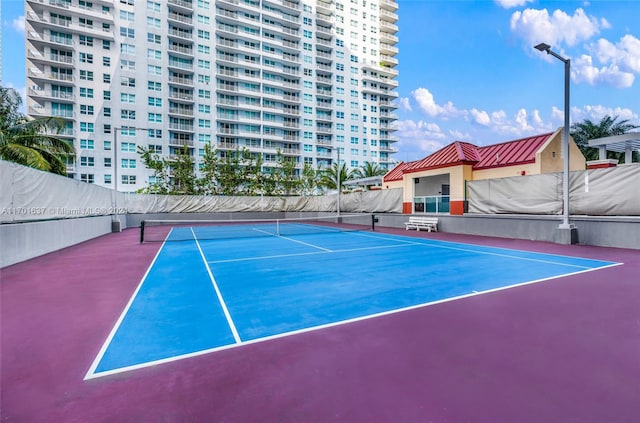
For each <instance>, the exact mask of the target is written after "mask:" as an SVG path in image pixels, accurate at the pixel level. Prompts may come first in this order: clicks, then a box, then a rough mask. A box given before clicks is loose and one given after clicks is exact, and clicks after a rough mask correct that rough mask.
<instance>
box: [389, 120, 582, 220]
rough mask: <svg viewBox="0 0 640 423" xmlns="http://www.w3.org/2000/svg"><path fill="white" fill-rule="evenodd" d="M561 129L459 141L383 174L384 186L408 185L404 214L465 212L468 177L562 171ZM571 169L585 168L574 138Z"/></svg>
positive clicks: (477, 177)
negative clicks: (484, 141)
mask: <svg viewBox="0 0 640 423" xmlns="http://www.w3.org/2000/svg"><path fill="white" fill-rule="evenodd" d="M562 150H563V148H562V128H559V129H558V130H556V131H555V132H550V133H546V134H541V135H535V136H532V137H528V138H522V139H517V140H512V141H507V142H503V143H500V144H493V145H488V146H483V147H478V146H475V145H473V144H470V143H467V142H462V141H456V142H453V143H451V144H449V145H447V146H446V147H444V148H442V149H440V150H438V151H436V152H435V153H433V154H431V155H429V156H427V157H425V158H424V159H422V160H417V161H414V162H406V163H404V162H403V163H400V164H399V165H398V166H396V167H395V168H394V169H393V170H391V171H390V172H389V173H387V174H386V175H385V176H384V178H383V188H385V189H391V188H402V189H403V193H404V194H403V208H402V209H403V212H404V213H423V212H435V213H450V214H463V213H464V210H465V199H466V197H465V191H466V189H465V188H466V182H467V181H477V180H481V179H494V178H504V177H511V176H525V175H537V174H541V173H554V172H562V171H563V168H564V160H563V156H562ZM569 159H570V163H569V168H570V170H572V171H573V170H583V169H585V165H586V162H585V158H584V156H583V155H582V152H581V151H580V149H579V148H578V146H577V145H576V144H575V142H574V141H573V139H572V138H571V139H570V141H569Z"/></svg>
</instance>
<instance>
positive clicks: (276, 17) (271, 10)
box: [25, 0, 398, 191]
mask: <svg viewBox="0 0 640 423" xmlns="http://www.w3.org/2000/svg"><path fill="white" fill-rule="evenodd" d="M396 11H397V4H396V3H395V1H394V0H329V1H325V0H300V1H298V0H119V1H118V2H113V1H104V0H26V13H25V18H26V28H25V34H26V57H27V113H28V114H29V115H30V116H32V117H43V116H58V117H60V118H62V119H64V121H65V128H64V130H63V132H62V134H61V135H60V136H61V137H64V138H66V139H68V140H69V141H73V143H74V145H75V147H76V149H77V152H78V156H77V159H76V161H75V162H73V163H69V164H68V172H69V176H73V177H74V178H76V179H80V180H82V181H86V182H91V183H95V184H98V185H102V186H106V187H111V188H113V187H116V188H117V189H119V190H121V191H135V190H137V189H140V188H143V187H145V186H147V185H148V184H149V182H150V178H152V176H151V175H152V173H151V172H150V171H149V170H147V169H146V168H145V167H144V166H143V165H142V163H141V160H140V157H139V155H138V153H137V152H136V149H137V147H138V146H143V147H145V148H151V149H153V150H154V151H156V152H158V153H160V154H162V155H163V156H167V157H170V156H171V155H172V154H175V153H176V152H177V151H179V149H181V148H183V146H185V145H186V146H188V148H189V151H190V154H192V155H193V157H194V159H195V161H196V165H197V164H198V163H199V160H200V158H201V157H202V155H203V153H204V146H205V144H210V145H211V146H212V147H213V148H215V149H217V150H218V151H219V154H225V152H228V151H230V150H231V151H233V150H236V149H237V148H243V147H246V148H248V149H249V150H250V151H251V152H252V153H253V154H261V155H262V157H263V162H264V166H265V168H269V167H273V166H276V163H277V155H278V152H280V153H281V154H283V155H284V156H285V157H287V158H288V160H293V161H295V162H296V164H297V168H298V169H300V170H301V169H302V168H303V166H304V164H305V163H310V164H312V165H313V166H314V167H316V166H319V167H325V166H328V165H330V164H332V163H335V160H337V156H338V154H337V149H339V153H340V160H341V161H342V162H344V163H346V164H347V166H349V167H352V168H357V167H359V166H361V165H362V164H363V163H364V162H374V163H379V164H380V166H381V167H382V168H385V169H386V168H390V167H391V166H392V163H393V162H394V161H393V158H392V154H393V153H394V152H395V151H396V150H395V148H394V147H393V144H394V142H395V141H396V139H395V138H394V136H393V131H394V130H395V123H396V122H395V121H396V115H395V113H394V111H395V108H396V105H395V104H394V100H395V99H396V97H397V92H396V91H395V89H396V88H397V85H398V82H397V79H396V77H397V75H398V72H397V70H396V69H395V67H396V65H397V63H398V61H397V59H396V58H395V56H396V54H397V52H398V49H397V47H395V45H396V43H397V41H398V38H397V36H396V35H395V34H396V32H397V30H398V27H397V26H396V21H397V14H396ZM267 170H268V169H267ZM116 180H117V181H116Z"/></svg>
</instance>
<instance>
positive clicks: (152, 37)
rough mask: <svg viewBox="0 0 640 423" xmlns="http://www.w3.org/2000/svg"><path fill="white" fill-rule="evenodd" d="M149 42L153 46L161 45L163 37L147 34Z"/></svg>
mask: <svg viewBox="0 0 640 423" xmlns="http://www.w3.org/2000/svg"><path fill="white" fill-rule="evenodd" d="M147 41H148V42H150V43H153V44H161V43H162V37H160V36H159V35H157V34H152V33H151V32H148V33H147Z"/></svg>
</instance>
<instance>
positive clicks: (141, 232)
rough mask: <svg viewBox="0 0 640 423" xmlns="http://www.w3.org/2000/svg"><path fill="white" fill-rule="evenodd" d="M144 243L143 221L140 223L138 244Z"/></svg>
mask: <svg viewBox="0 0 640 423" xmlns="http://www.w3.org/2000/svg"><path fill="white" fill-rule="evenodd" d="M143 242H144V220H143V221H142V222H140V244H142V243H143Z"/></svg>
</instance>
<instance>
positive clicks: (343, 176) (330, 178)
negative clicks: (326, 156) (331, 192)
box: [318, 163, 356, 190]
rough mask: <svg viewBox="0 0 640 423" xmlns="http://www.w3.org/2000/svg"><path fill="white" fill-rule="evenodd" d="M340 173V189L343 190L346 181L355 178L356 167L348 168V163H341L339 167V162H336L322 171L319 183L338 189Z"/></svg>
mask: <svg viewBox="0 0 640 423" xmlns="http://www.w3.org/2000/svg"><path fill="white" fill-rule="evenodd" d="M338 175H340V190H342V188H343V187H344V183H345V181H348V180H350V179H353V178H354V177H355V175H356V171H355V170H354V169H347V165H346V164H345V163H343V164H342V165H340V167H339V168H338V163H334V164H333V165H331V166H330V167H328V168H327V169H325V170H323V171H322V175H321V176H320V181H319V184H318V185H320V186H322V187H325V188H328V189H337V187H338Z"/></svg>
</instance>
